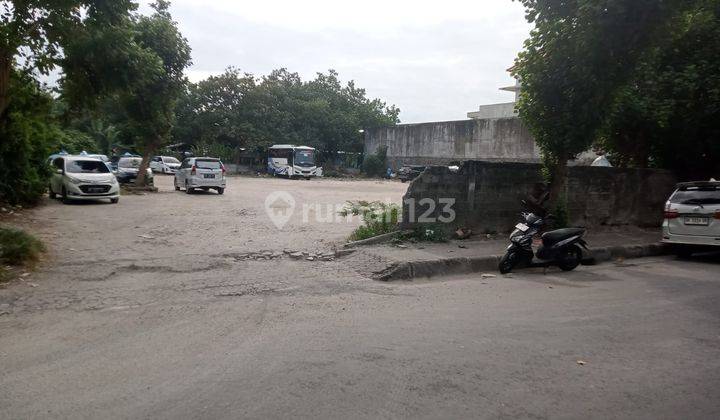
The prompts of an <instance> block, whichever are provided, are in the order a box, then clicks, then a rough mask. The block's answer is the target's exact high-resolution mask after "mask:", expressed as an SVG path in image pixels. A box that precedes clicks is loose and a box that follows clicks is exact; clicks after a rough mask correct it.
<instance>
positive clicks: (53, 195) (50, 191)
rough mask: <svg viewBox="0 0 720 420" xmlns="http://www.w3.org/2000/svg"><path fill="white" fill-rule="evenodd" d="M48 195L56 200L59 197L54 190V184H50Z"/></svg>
mask: <svg viewBox="0 0 720 420" xmlns="http://www.w3.org/2000/svg"><path fill="white" fill-rule="evenodd" d="M48 196H49V197H50V199H52V200H54V199H55V198H56V197H57V194H55V193H54V192H53V190H52V185H49V186H48Z"/></svg>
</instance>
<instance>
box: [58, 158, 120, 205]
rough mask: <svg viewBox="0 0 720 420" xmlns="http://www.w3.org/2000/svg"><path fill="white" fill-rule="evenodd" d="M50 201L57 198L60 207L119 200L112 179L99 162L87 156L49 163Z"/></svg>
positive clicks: (117, 190) (115, 181)
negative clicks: (73, 201) (77, 201)
mask: <svg viewBox="0 0 720 420" xmlns="http://www.w3.org/2000/svg"><path fill="white" fill-rule="evenodd" d="M52 166H53V173H52V176H51V177H50V185H49V188H48V189H49V194H50V198H56V197H57V196H60V197H61V198H62V201H63V203H68V202H69V201H72V200H98V199H109V200H110V202H112V203H117V202H118V201H119V200H120V186H119V185H118V182H117V179H115V175H113V174H112V172H110V169H108V167H107V166H106V165H105V162H103V161H101V160H100V159H95V158H91V157H87V156H69V155H68V156H61V157H57V158H55V160H53V162H52Z"/></svg>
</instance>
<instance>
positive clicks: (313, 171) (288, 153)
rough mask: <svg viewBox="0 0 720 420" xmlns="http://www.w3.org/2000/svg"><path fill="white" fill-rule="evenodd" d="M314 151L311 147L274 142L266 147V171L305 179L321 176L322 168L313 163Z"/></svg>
mask: <svg viewBox="0 0 720 420" xmlns="http://www.w3.org/2000/svg"><path fill="white" fill-rule="evenodd" d="M316 153H317V150H316V149H314V148H312V147H307V146H294V145H291V144H276V145H274V146H272V147H270V148H269V149H268V173H269V174H272V175H274V176H277V175H282V176H286V177H288V178H293V177H304V178H305V179H310V178H311V177H318V176H322V168H321V167H318V166H317V165H316V164H315V155H316Z"/></svg>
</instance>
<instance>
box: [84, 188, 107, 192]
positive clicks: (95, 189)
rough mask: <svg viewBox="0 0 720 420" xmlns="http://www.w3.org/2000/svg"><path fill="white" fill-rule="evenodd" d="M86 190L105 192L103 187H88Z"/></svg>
mask: <svg viewBox="0 0 720 420" xmlns="http://www.w3.org/2000/svg"><path fill="white" fill-rule="evenodd" d="M88 192H91V193H101V192H105V188H88Z"/></svg>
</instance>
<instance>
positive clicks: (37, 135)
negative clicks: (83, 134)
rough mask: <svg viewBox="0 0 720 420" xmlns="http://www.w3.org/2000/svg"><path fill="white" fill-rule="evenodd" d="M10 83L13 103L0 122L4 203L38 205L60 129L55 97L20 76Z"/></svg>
mask: <svg viewBox="0 0 720 420" xmlns="http://www.w3.org/2000/svg"><path fill="white" fill-rule="evenodd" d="M10 80H11V83H10V94H11V97H12V101H10V106H9V108H8V109H7V114H6V117H5V118H3V119H2V120H0V139H2V141H0V202H8V203H10V204H18V203H22V204H35V203H36V202H37V201H38V200H39V199H40V197H41V196H42V195H43V194H44V193H45V188H46V187H47V180H48V176H49V174H50V170H49V167H48V165H46V162H45V160H46V159H47V157H48V156H49V155H50V148H51V143H52V141H53V139H54V138H56V137H57V135H58V132H59V128H58V127H57V126H56V125H55V124H54V123H53V122H52V117H51V115H50V111H51V104H52V97H51V96H50V95H49V94H48V93H47V92H45V91H44V90H43V89H42V88H41V87H40V85H39V84H38V83H37V82H36V81H34V80H33V79H32V78H31V77H30V76H27V75H25V74H22V73H20V72H15V73H14V74H13V77H11V78H10Z"/></svg>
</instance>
